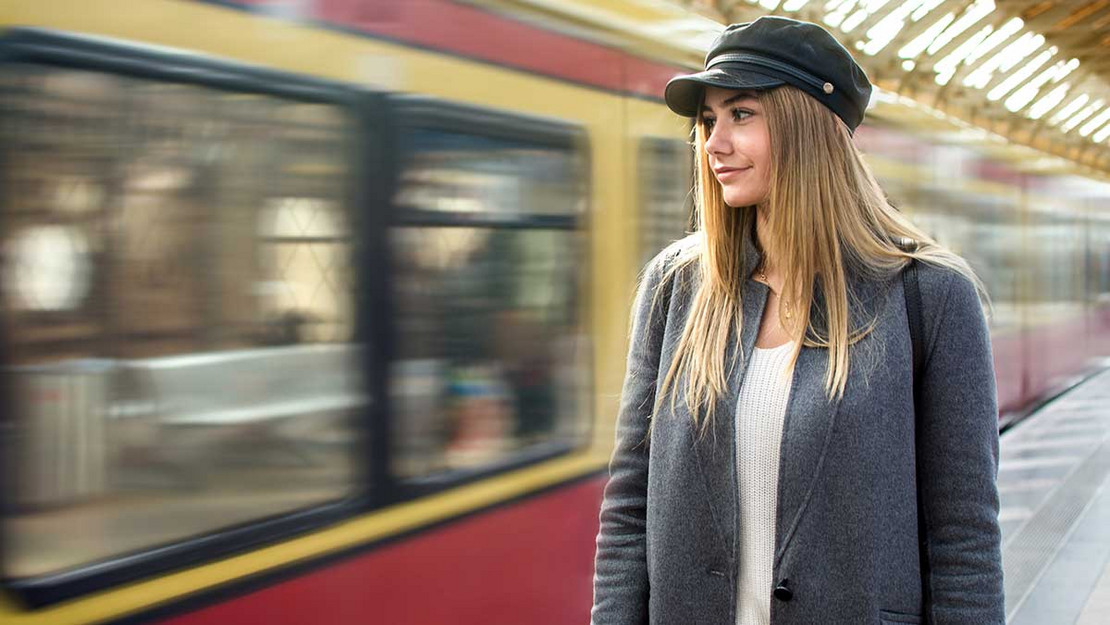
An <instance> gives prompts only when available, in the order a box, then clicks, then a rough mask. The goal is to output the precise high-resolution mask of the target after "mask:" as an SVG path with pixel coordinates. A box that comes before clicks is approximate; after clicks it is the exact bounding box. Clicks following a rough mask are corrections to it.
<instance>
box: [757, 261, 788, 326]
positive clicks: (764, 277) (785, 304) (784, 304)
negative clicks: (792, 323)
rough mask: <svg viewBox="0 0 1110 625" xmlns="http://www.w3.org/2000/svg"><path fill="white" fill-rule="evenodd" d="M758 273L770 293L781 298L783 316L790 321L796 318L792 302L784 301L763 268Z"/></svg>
mask: <svg viewBox="0 0 1110 625" xmlns="http://www.w3.org/2000/svg"><path fill="white" fill-rule="evenodd" d="M756 271H758V272H759V281H760V282H762V283H763V284H766V285H767V289H768V290H769V291H771V292H772V293H774V294H775V295H778V296H779V302H780V303H781V304H782V315H783V316H784V317H786V318H787V320H789V319H790V318H791V317H793V316H794V311H793V310H792V309H791V308H790V302H788V301H786V300H785V299H783V298H782V295H781V294H780V293H778V292H777V291H775V290H774V289H773V288H771V281H770V280H768V279H767V274H766V273H764V272H763V267H760V268H759V269H757V270H756Z"/></svg>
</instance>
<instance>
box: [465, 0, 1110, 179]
mask: <svg viewBox="0 0 1110 625" xmlns="http://www.w3.org/2000/svg"><path fill="white" fill-rule="evenodd" d="M478 3H482V2H481V1H480V0H479V2H478ZM509 4H513V5H516V6H517V7H518V8H521V7H525V6H527V7H530V8H531V9H532V10H533V11H537V10H538V11H542V10H544V9H545V8H546V9H547V10H548V11H555V10H558V12H559V13H560V15H561V16H562V17H563V18H565V17H566V16H567V15H570V16H571V17H572V19H576V20H577V21H578V22H579V23H580V24H581V25H584V26H589V27H591V28H593V29H597V28H606V29H608V31H609V33H610V34H612V33H614V32H615V31H622V33H623V34H624V35H626V36H631V37H632V38H633V40H634V39H636V38H638V39H639V40H640V41H641V44H640V45H639V46H638V47H639V50H638V51H639V52H642V53H646V54H649V55H651V56H657V57H664V56H665V57H666V58H668V59H669V60H671V61H672V62H674V61H677V62H679V63H680V64H687V65H689V66H690V67H692V68H693V67H698V66H700V65H701V63H702V60H703V55H704V53H705V50H706V49H707V47H708V46H709V43H710V42H711V41H712V40H713V38H714V37H715V36H716V34H717V33H718V32H719V31H720V30H721V28H722V27H723V25H724V24H729V23H735V22H745V21H750V20H752V19H755V18H756V17H758V16H760V15H783V16H787V17H794V18H797V19H802V20H807V21H812V22H817V23H819V24H822V25H823V26H825V27H826V28H827V29H829V31H830V32H832V33H833V34H834V35H836V36H837V38H839V39H840V41H841V43H843V44H844V45H845V46H846V47H848V48H849V49H851V50H853V51H854V52H855V55H856V58H857V60H858V61H859V62H860V64H861V65H862V66H863V67H864V69H865V70H866V71H867V74H868V76H869V77H870V78H871V80H872V82H873V83H874V84H875V85H876V86H877V87H878V88H879V89H878V90H877V91H876V95H875V97H874V98H873V99H874V100H875V109H874V110H873V112H872V113H869V115H872V114H874V115H876V116H878V117H881V118H888V119H889V118H893V119H894V121H896V122H898V123H903V124H906V125H912V126H915V127H918V128H920V129H921V130H922V131H924V132H929V133H931V134H938V133H939V134H941V135H946V136H948V137H955V138H958V139H959V140H960V141H963V142H966V143H974V144H979V145H982V146H983V147H985V148H988V149H990V150H992V151H995V152H999V153H1000V154H998V155H1000V156H1003V157H1006V160H1009V161H1011V162H1013V163H1014V164H1015V165H1018V166H1019V167H1020V168H1021V169H1024V170H1032V171H1044V172H1045V173H1056V172H1069V173H1081V174H1086V175H1093V176H1095V177H1100V178H1106V177H1107V176H1108V175H1110V0H590V1H587V0H558V1H556V0H516V2H510V3H509ZM556 6H557V7H558V8H557V9H556V8H555V7H556ZM631 45H633V47H636V44H631Z"/></svg>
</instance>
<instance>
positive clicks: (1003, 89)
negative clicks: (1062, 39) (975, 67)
mask: <svg viewBox="0 0 1110 625" xmlns="http://www.w3.org/2000/svg"><path fill="white" fill-rule="evenodd" d="M1054 54H1056V46H1052V47H1051V48H1049V49H1047V50H1045V51H1044V52H1041V53H1040V54H1038V55H1037V57H1036V58H1035V59H1033V60H1032V61H1029V62H1028V63H1026V64H1025V65H1024V66H1023V67H1022V68H1021V69H1019V70H1018V71H1016V72H1014V73H1012V74H1010V75H1009V76H1007V77H1006V80H1003V81H1002V82H1001V83H1000V84H999V85H998V86H997V87H995V88H994V89H991V90H990V92H989V93H987V99H988V100H990V101H991V102H994V101H995V100H997V99H999V98H1001V97H1002V96H1004V95H1006V94H1007V93H1010V91H1012V90H1013V89H1014V88H1015V87H1017V86H1018V85H1019V84H1020V83H1022V82H1025V81H1026V80H1029V77H1030V76H1032V75H1033V72H1035V71H1037V70H1038V69H1040V67H1041V66H1042V65H1044V64H1045V63H1047V62H1048V60H1049V59H1051V58H1052V56H1053V55H1054Z"/></svg>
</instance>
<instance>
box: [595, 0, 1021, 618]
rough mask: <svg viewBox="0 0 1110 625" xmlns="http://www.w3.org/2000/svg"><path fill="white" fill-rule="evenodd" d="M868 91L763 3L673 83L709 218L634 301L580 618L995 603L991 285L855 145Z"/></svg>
mask: <svg viewBox="0 0 1110 625" xmlns="http://www.w3.org/2000/svg"><path fill="white" fill-rule="evenodd" d="M870 91H871V86H870V84H869V83H868V81H867V77H866V75H865V74H864V73H863V71H862V70H861V69H860V68H859V66H858V65H856V63H855V62H854V61H853V60H852V58H851V55H850V54H849V53H848V52H847V51H846V50H845V49H844V48H843V47H842V46H840V45H839V44H838V43H837V42H836V40H835V39H834V38H833V37H832V36H831V35H829V33H827V32H826V31H824V30H823V29H821V28H820V27H819V26H816V25H813V24H808V23H804V22H798V21H794V20H790V19H785V18H778V17H765V18H761V19H759V20H756V21H755V22H751V23H748V24H738V25H733V26H730V27H729V28H728V29H726V30H725V32H724V33H723V34H722V35H721V36H720V37H719V38H718V40H717V42H716V43H715V44H714V45H713V48H712V50H711V51H710V53H709V56H708V57H707V61H706V70H705V71H704V72H700V73H697V74H692V75H689V76H682V77H679V78H676V79H675V80H673V81H671V83H670V84H669V85H668V88H667V93H666V99H667V103H668V105H669V106H670V107H671V109H672V110H674V111H675V112H677V113H679V114H681V115H685V116H689V117H695V118H696V124H695V137H696V148H697V174H698V177H697V184H696V194H697V202H696V204H697V210H698V223H699V228H698V231H697V232H696V233H694V234H693V235H691V236H689V237H687V238H686V239H684V240H682V241H679V242H677V243H675V244H674V245H672V246H670V247H669V248H668V249H666V250H664V251H663V252H662V253H661V254H660V255H659V256H657V257H656V258H655V259H654V260H653V261H652V262H651V263H649V265H648V267H647V268H646V269H645V272H644V275H643V278H642V282H641V284H640V288H639V293H638V296H637V299H636V304H635V306H634V311H633V323H632V337H631V342H630V349H629V354H628V372H627V376H626V379H625V385H624V389H623V396H622V399H621V408H620V414H619V420H618V432H617V446H616V449H615V451H614V455H613V459H612V463H611V466H610V474H611V477H610V481H609V484H608V486H607V488H606V491H605V500H604V503H603V505H602V510H601V531H600V533H599V535H598V539H597V560H596V575H595V579H594V607H593V615H592V617H593V619H592V620H593V622H594V623H595V624H596V625H602V624H621V625H627V624H629V623H655V624H675V625H679V624H681V625H690V624H694V623H707V624H708V623H713V624H732V623H737V624H740V625H756V624H764V623H773V624H774V625H802V624H807V625H808V624H815V623H821V624H829V623H845V624H851V625H859V624H872V623H874V624H881V623H938V624H940V623H946V624H947V623H960V624H967V625H972V624H974V625H984V624H989V623H1003V622H1004V606H1003V597H1002V566H1001V555H1000V533H999V528H998V523H997V514H998V495H997V489H996V487H995V474H996V467H997V453H998V432H997V406H996V398H995V387H994V373H993V367H992V359H991V352H990V337H989V334H988V331H987V326H986V322H985V319H984V315H983V311H982V307H981V304H980V295H984V293H983V292H982V288H981V285H980V283H979V281H978V280H977V279H976V278H975V276H974V274H973V273H972V271H971V269H970V268H969V267H968V265H967V263H965V262H964V261H963V260H962V259H961V258H959V257H958V256H956V255H954V254H953V253H951V252H949V251H948V250H945V249H944V248H943V247H941V246H939V245H938V244H937V243H936V242H934V241H933V240H932V239H930V238H929V237H928V236H927V235H925V234H924V233H922V232H921V231H920V230H918V229H917V228H915V227H914V226H913V225H912V224H911V223H910V222H909V221H907V220H906V219H905V218H903V217H902V216H901V215H899V213H898V212H897V211H895V210H894V209H893V208H891V206H890V205H889V204H888V202H887V201H886V199H885V197H884V194H883V192H882V190H881V189H880V188H879V186H878V184H877V183H876V182H875V179H874V177H873V176H872V175H871V173H870V171H869V170H868V168H867V165H866V163H865V162H864V161H863V159H862V157H861V155H860V153H859V151H858V150H857V149H856V147H855V146H854V144H853V143H852V132H853V131H854V130H855V128H856V127H857V126H858V125H859V123H860V121H862V119H863V115H864V112H865V110H866V107H867V101H868V99H869V97H870ZM910 240H912V241H914V242H916V244H915V245H913V246H909V245H906V244H905V242H906V241H910ZM911 262H913V263H914V266H915V267H916V269H915V274H916V276H917V278H916V280H917V282H916V284H917V285H918V291H919V293H920V303H921V308H920V311H917V310H916V309H914V310H913V311H912V312H910V313H908V312H907V310H908V309H907V300H906V293H905V292H904V284H905V283H904V281H903V276H902V272H903V270H904V269H905V268H906V267H907V265H908V264H909V263H911ZM911 308H912V307H911ZM918 312H919V313H920V316H919V317H918V316H916V313H918ZM911 318H919V319H921V320H922V321H923V323H922V327H921V329H920V330H919V331H918V335H920V336H919V338H920V342H919V343H918V344H919V345H921V346H922V348H923V349H922V350H920V355H921V359H920V360H919V361H918V363H919V366H918V367H917V370H916V371H915V365H914V349H913V344H914V343H913V340H912V336H913V335H912V334H911V330H910V323H911Z"/></svg>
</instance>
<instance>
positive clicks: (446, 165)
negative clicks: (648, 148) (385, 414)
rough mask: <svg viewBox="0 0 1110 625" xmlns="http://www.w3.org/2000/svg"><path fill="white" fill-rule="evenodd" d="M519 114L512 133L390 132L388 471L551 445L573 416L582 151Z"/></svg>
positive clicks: (510, 456)
mask: <svg viewBox="0 0 1110 625" xmlns="http://www.w3.org/2000/svg"><path fill="white" fill-rule="evenodd" d="M514 122H518V120H516V119H515V118H510V119H509V120H508V121H506V122H504V124H511V123H514ZM418 123H419V122H417V124H418ZM460 126H462V124H460ZM463 127H469V126H463ZM518 127H520V128H522V131H521V133H520V134H517V135H515V136H512V138H508V137H509V135H508V134H507V133H506V132H505V126H504V125H497V126H496V128H498V129H499V130H501V132H500V133H499V136H491V134H490V133H483V132H480V131H474V130H470V131H462V130H457V129H452V128H425V127H421V126H419V125H414V127H412V128H410V130H409V132H408V133H407V134H406V135H405V136H406V137H407V139H406V142H407V144H408V145H409V148H410V149H411V150H412V153H411V156H410V158H409V159H408V160H407V163H406V166H405V168H404V171H403V173H402V175H401V185H402V186H401V188H400V191H399V193H398V196H397V197H398V201H397V204H398V208H397V216H396V223H397V227H396V228H395V229H394V231H393V233H392V236H391V240H392V243H391V249H392V252H391V253H392V259H393V274H392V283H393V289H392V292H393V297H394V300H395V305H394V310H395V318H396V324H397V325H396V330H397V333H396V339H395V341H396V345H395V348H394V350H393V352H394V360H393V365H392V382H391V398H392V412H393V415H394V419H393V424H394V426H393V427H394V437H395V438H394V444H393V456H392V457H393V470H394V472H395V473H396V474H397V475H398V476H399V477H401V478H402V479H403V480H417V481H419V478H430V479H433V480H434V479H436V478H437V476H439V477H441V478H443V479H444V481H448V482H449V481H450V476H452V475H459V474H466V473H468V472H471V473H472V472H474V471H479V470H482V469H488V468H489V467H496V466H503V465H505V464H506V463H512V462H514V461H517V460H519V459H520V458H522V457H533V456H534V455H535V454H537V453H543V452H544V450H557V449H565V448H567V446H569V445H573V444H575V443H576V442H577V441H579V440H581V438H580V437H581V435H582V433H583V428H584V427H585V426H586V425H587V423H588V401H587V390H588V383H587V380H588V376H587V375H586V374H584V372H586V371H589V365H588V360H587V357H588V354H587V341H586V340H585V339H584V337H585V325H584V323H583V315H582V303H583V302H582V298H581V297H580V285H581V284H582V278H583V277H584V275H585V269H586V266H587V265H586V259H585V252H586V250H585V246H584V233H583V232H582V231H581V230H580V229H579V225H580V219H579V214H580V213H582V212H583V208H584V206H585V204H586V195H585V188H586V187H585V184H584V172H585V167H584V162H585V158H584V155H583V152H582V149H581V148H580V146H578V145H577V144H576V142H575V141H574V140H573V138H572V136H571V135H570V134H566V135H563V136H560V132H565V133H569V132H570V131H569V130H566V131H563V130H561V129H558V128H556V129H555V130H550V131H549V132H548V135H547V136H546V137H545V140H544V141H530V140H529V135H528V134H527V133H528V130H530V129H531V127H530V126H529V125H527V124H522V125H520V126H518ZM552 135H553V136H554V139H553V137H552Z"/></svg>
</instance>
